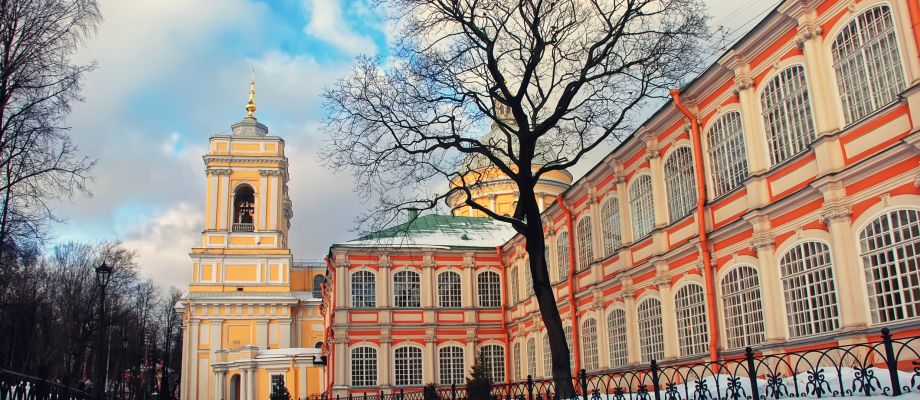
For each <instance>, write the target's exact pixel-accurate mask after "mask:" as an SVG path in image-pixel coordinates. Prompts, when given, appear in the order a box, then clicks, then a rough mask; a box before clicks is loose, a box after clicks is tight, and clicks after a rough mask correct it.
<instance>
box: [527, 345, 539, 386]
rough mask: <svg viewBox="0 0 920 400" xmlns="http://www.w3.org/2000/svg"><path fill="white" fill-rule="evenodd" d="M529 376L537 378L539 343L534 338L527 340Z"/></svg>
mask: <svg viewBox="0 0 920 400" xmlns="http://www.w3.org/2000/svg"><path fill="white" fill-rule="evenodd" d="M527 375H530V376H531V377H536V376H537V341H536V340H535V339H534V338H530V339H527Z"/></svg>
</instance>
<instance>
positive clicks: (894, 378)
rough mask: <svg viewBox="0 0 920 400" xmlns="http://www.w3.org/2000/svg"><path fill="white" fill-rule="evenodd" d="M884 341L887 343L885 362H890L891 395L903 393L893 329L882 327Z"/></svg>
mask: <svg viewBox="0 0 920 400" xmlns="http://www.w3.org/2000/svg"><path fill="white" fill-rule="evenodd" d="M882 341H883V342H884V344H885V363H886V364H888V375H889V376H890V377H891V395H892V396H900V395H901V381H900V379H898V357H897V356H896V355H895V353H894V344H892V342H891V331H889V330H888V328H882Z"/></svg>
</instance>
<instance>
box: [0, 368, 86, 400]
mask: <svg viewBox="0 0 920 400" xmlns="http://www.w3.org/2000/svg"><path fill="white" fill-rule="evenodd" d="M57 399H60V400H64V399H67V400H96V399H98V398H97V397H93V396H92V395H90V394H88V393H85V392H81V391H79V390H76V389H72V388H69V387H67V386H64V385H61V384H57V383H54V382H48V381H46V380H43V379H38V378H35V377H31V376H27V375H22V374H19V373H16V372H12V371H7V370H5V369H0V400H57Z"/></svg>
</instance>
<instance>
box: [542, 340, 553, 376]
mask: <svg viewBox="0 0 920 400" xmlns="http://www.w3.org/2000/svg"><path fill="white" fill-rule="evenodd" d="M552 376H553V353H552V350H551V349H550V348H549V334H548V333H546V332H543V377H544V378H550V377H552Z"/></svg>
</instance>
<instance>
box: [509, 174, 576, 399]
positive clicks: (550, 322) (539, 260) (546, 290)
mask: <svg viewBox="0 0 920 400" xmlns="http://www.w3.org/2000/svg"><path fill="white" fill-rule="evenodd" d="M520 187H521V188H522V190H521V191H520V197H519V199H518V202H519V204H518V206H519V207H521V209H522V210H523V214H524V215H526V218H527V224H526V228H525V229H524V230H523V232H520V233H521V234H522V235H523V236H524V238H525V239H526V244H525V248H526V249H527V255H528V257H529V259H530V265H529V267H530V275H531V277H532V280H533V291H534V294H535V295H536V297H537V304H538V305H539V306H540V316H541V317H542V318H543V325H544V326H545V327H546V334H547V335H548V336H549V348H550V354H552V366H553V381H554V383H555V387H556V394H557V395H558V396H559V398H561V399H567V398H572V397H574V396H575V388H574V386H573V381H572V360H571V359H570V357H569V346H568V343H567V342H566V339H565V332H564V331H563V329H562V316H561V315H560V314H559V307H558V305H557V303H556V296H555V294H554V293H553V288H552V286H551V285H550V278H549V269H548V268H547V260H546V257H545V254H546V253H545V249H546V243H545V242H544V236H543V221H542V220H541V219H540V207H539V205H538V204H537V200H536V196H535V194H534V192H533V189H532V187H533V186H532V185H527V184H523V185H520ZM572 278H573V277H570V279H572ZM573 323H574V321H573Z"/></svg>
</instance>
